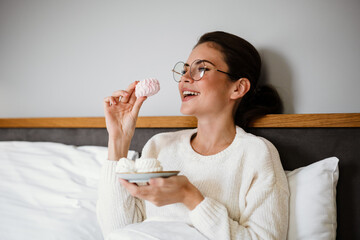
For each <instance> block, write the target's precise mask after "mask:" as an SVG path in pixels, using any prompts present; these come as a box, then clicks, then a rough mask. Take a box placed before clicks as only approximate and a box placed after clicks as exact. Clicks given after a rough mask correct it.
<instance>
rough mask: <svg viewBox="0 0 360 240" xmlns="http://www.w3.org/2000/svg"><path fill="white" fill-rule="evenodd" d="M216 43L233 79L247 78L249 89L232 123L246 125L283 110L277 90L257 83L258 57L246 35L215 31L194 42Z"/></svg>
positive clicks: (259, 68)
mask: <svg viewBox="0 0 360 240" xmlns="http://www.w3.org/2000/svg"><path fill="white" fill-rule="evenodd" d="M206 42H212V43H215V44H214V46H213V47H215V48H219V50H220V52H221V53H222V54H223V56H224V60H225V62H226V64H227V65H228V67H229V70H228V72H229V73H230V74H231V75H232V76H236V77H230V79H231V80H232V81H237V80H238V79H240V78H247V79H249V81H250V84H251V87H250V90H249V91H248V92H247V93H246V94H245V96H244V97H243V98H242V99H241V101H240V104H239V106H238V108H237V110H236V113H235V124H236V125H238V126H240V127H242V128H246V127H248V125H249V123H250V122H251V121H253V120H255V119H257V118H259V117H261V116H263V115H266V114H270V113H282V111H283V104H282V101H281V99H280V96H279V94H278V93H277V91H276V90H275V89H274V88H273V87H271V86H268V85H267V86H265V85H262V86H258V85H259V84H258V83H259V78H260V72H261V58H260V55H259V53H258V51H257V50H256V49H255V47H254V46H253V45H251V44H250V43H249V42H248V41H246V40H245V39H243V38H241V37H238V36H236V35H233V34H230V33H226V32H221V31H216V32H209V33H205V34H204V35H203V36H201V37H200V39H199V41H198V42H197V44H196V45H195V47H196V46H198V45H200V44H202V43H206Z"/></svg>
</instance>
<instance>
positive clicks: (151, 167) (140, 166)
mask: <svg viewBox="0 0 360 240" xmlns="http://www.w3.org/2000/svg"><path fill="white" fill-rule="evenodd" d="M135 168H136V171H137V172H161V171H162V170H163V168H162V166H161V165H160V162H159V161H158V160H157V159H155V158H139V159H136V161H135Z"/></svg>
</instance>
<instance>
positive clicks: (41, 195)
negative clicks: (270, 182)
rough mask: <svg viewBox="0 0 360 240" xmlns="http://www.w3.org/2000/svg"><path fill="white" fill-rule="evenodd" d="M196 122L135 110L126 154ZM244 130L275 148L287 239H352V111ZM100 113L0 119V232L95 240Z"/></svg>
mask: <svg viewBox="0 0 360 240" xmlns="http://www.w3.org/2000/svg"><path fill="white" fill-rule="evenodd" d="M194 127H196V119H195V118H193V117H185V116H172V117H140V118H139V119H138V122H137V128H136V131H135V136H134V138H133V141H132V143H131V146H130V149H131V151H129V154H128V157H129V158H133V159H135V158H137V157H139V155H140V154H141V149H142V147H143V145H144V144H145V142H146V141H147V140H148V139H149V138H150V137H151V136H153V135H154V134H156V133H160V132H165V131H177V130H180V129H184V128H194ZM247 131H248V132H251V133H253V134H256V135H259V136H263V137H265V138H267V139H268V140H270V141H271V142H272V143H273V144H274V145H275V146H276V147H277V149H278V151H279V153H280V157H281V161H282V164H283V167H284V169H285V170H286V173H287V176H288V181H289V187H290V191H291V199H290V222H289V234H288V239H335V238H336V239H360V229H359V228H358V226H359V225H360V207H359V203H360V191H359V185H360V114H359V113H345V114H281V115H267V116H265V117H263V118H261V119H258V120H257V121H255V122H253V123H252V124H251V126H250V127H249V128H248V129H247ZM106 144H107V132H106V129H105V121H104V118H102V117H92V118H91V117H90V118H27V119H9V118H8V119H5V118H3V119H0V166H1V167H0V171H1V177H0V239H4V240H7V239H9V240H10V239H97V240H99V239H102V236H101V233H100V229H99V226H98V224H97V221H96V214H95V205H96V198H97V195H96V194H97V180H98V178H99V169H100V166H101V163H102V161H104V160H105V159H106V150H107V149H106Z"/></svg>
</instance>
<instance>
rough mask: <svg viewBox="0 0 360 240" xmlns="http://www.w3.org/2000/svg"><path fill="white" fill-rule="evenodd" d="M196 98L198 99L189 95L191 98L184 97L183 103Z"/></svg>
mask: <svg viewBox="0 0 360 240" xmlns="http://www.w3.org/2000/svg"><path fill="white" fill-rule="evenodd" d="M195 97H197V95H189V96H186V97H185V96H184V97H183V99H182V101H183V102H187V101H189V100H191V99H193V98H195Z"/></svg>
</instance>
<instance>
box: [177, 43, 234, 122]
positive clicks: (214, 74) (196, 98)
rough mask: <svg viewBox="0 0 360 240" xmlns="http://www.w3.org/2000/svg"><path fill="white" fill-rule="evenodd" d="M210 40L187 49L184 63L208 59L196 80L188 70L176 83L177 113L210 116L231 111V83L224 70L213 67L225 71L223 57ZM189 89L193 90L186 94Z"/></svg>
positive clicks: (226, 69)
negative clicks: (187, 55)
mask: <svg viewBox="0 0 360 240" xmlns="http://www.w3.org/2000/svg"><path fill="white" fill-rule="evenodd" d="M212 44H213V43H202V44H200V45H198V46H197V47H196V48H194V50H193V51H192V52H191V54H190V56H189V58H188V60H187V61H186V63H187V64H189V65H191V63H193V62H194V61H195V60H197V59H201V60H206V61H209V62H211V63H212V64H213V65H212V64H210V63H205V64H206V66H207V68H208V69H209V70H207V71H206V72H205V74H204V76H203V77H202V78H201V80H199V81H194V80H193V79H192V78H191V77H190V71H189V70H188V71H187V72H186V73H185V74H184V76H183V77H182V79H181V81H180V83H179V91H180V96H181V101H182V103H181V109H180V111H181V113H182V114H185V115H193V116H196V117H201V116H210V117H211V116H213V117H217V116H219V115H218V114H221V113H225V111H229V109H230V112H231V110H232V109H231V108H232V106H231V104H229V102H230V94H231V86H233V83H232V82H231V81H230V80H229V79H228V76H227V75H226V74H224V73H221V72H218V71H216V70H214V69H215V68H216V69H219V70H221V71H225V72H228V66H227V64H226V63H225V61H224V57H223V55H222V53H221V52H220V51H219V50H217V49H216V48H214V47H213V45H212ZM189 92H192V93H193V94H191V95H189Z"/></svg>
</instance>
